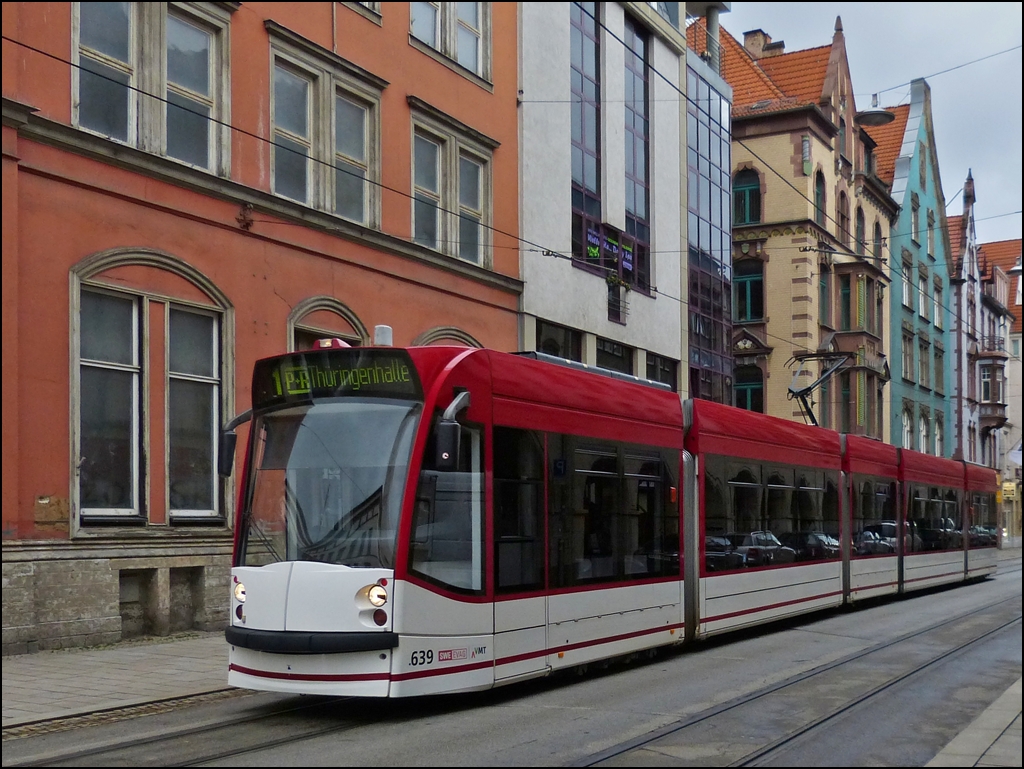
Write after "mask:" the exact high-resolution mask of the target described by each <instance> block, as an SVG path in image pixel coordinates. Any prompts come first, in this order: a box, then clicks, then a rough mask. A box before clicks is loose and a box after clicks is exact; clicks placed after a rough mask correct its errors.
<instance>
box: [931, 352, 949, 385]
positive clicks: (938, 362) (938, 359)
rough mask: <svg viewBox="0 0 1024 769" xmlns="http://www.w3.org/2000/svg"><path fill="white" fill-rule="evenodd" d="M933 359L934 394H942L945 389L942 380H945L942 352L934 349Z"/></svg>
mask: <svg viewBox="0 0 1024 769" xmlns="http://www.w3.org/2000/svg"><path fill="white" fill-rule="evenodd" d="M934 358H935V392H937V393H943V392H945V389H946V388H945V385H944V380H945V376H946V368H945V360H944V358H945V356H944V354H943V352H942V350H940V349H938V348H936V349H935V355H934Z"/></svg>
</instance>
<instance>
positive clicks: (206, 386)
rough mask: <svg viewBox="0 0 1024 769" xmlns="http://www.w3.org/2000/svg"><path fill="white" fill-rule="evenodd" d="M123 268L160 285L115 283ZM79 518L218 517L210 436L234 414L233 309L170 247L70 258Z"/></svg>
mask: <svg viewBox="0 0 1024 769" xmlns="http://www.w3.org/2000/svg"><path fill="white" fill-rule="evenodd" d="M126 270H132V271H134V272H133V273H132V274H134V275H136V276H137V275H140V274H141V275H144V276H145V277H146V279H147V280H148V281H149V282H151V283H152V284H153V285H158V286H160V290H159V291H146V290H142V289H138V288H136V289H132V288H128V287H126V286H125V285H124V283H123V281H122V278H123V276H124V275H125V273H126ZM71 292H72V293H71V297H72V307H73V308H74V312H73V313H72V323H73V326H74V334H73V337H72V360H73V362H74V374H73V381H72V392H73V400H72V407H71V408H72V423H73V434H72V440H73V444H72V445H73V452H74V457H73V460H74V462H75V467H76V468H77V473H76V476H77V479H76V484H75V487H74V489H73V491H72V494H73V496H74V505H75V507H76V509H77V511H78V516H79V520H78V524H79V525H82V524H85V525H119V524H122V525H123V524H124V523H126V522H131V523H134V524H143V525H144V524H156V525H161V526H165V525H166V524H168V523H172V522H177V523H182V522H188V521H194V520H196V519H206V520H211V519H212V520H218V519H219V520H223V519H224V518H225V517H226V512H227V511H226V510H225V507H226V505H229V504H230V502H229V501H228V500H227V494H226V488H225V485H224V481H223V479H221V478H220V477H219V476H218V475H217V470H216V468H217V452H218V449H219V447H218V440H217V438H218V435H219V432H220V426H221V425H222V424H223V423H224V421H225V415H226V414H233V408H232V407H233V399H232V393H231V388H228V387H224V386H223V384H224V382H225V381H231V356H230V355H229V354H226V353H225V346H226V344H228V340H230V339H231V338H232V333H233V311H232V308H231V304H230V302H229V301H228V299H227V297H226V295H225V294H224V293H223V292H222V291H220V290H219V289H218V288H217V287H216V286H215V285H214V284H213V283H212V282H211V281H210V280H209V279H208V278H206V277H205V276H204V275H203V274H202V273H200V272H198V271H197V270H195V269H194V268H192V267H191V266H189V265H188V264H186V263H185V262H183V261H181V260H180V259H178V258H177V257H174V256H172V255H170V254H165V253H163V252H160V251H156V250H153V249H115V250H113V251H108V252H103V253H100V254H96V255H94V256H91V257H89V258H87V259H85V260H83V261H82V262H80V263H79V264H77V265H75V267H73V268H72V287H71Z"/></svg>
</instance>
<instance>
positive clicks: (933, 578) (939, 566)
mask: <svg viewBox="0 0 1024 769" xmlns="http://www.w3.org/2000/svg"><path fill="white" fill-rule="evenodd" d="M963 580H964V551H963V550H941V551H937V552H932V553H911V554H909V555H906V556H904V558H903V590H904V592H909V591H911V590H923V589H925V588H928V587H935V586H936V585H947V584H949V583H951V582H963Z"/></svg>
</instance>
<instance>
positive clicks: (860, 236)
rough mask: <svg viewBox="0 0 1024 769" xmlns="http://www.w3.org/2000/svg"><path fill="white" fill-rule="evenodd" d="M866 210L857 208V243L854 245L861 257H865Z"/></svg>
mask: <svg viewBox="0 0 1024 769" xmlns="http://www.w3.org/2000/svg"><path fill="white" fill-rule="evenodd" d="M864 237H865V232H864V209H863V208H861V207H860V206H857V234H856V238H857V242H856V243H854V247H855V248H856V249H857V253H858V254H860V255H861V256H863V255H864Z"/></svg>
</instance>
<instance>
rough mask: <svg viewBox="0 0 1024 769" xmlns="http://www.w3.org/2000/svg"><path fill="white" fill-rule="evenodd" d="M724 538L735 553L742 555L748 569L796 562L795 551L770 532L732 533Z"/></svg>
mask: <svg viewBox="0 0 1024 769" xmlns="http://www.w3.org/2000/svg"><path fill="white" fill-rule="evenodd" d="M725 536H726V539H728V540H729V541H730V542H731V543H732V544H733V547H735V548H736V552H738V553H741V554H742V555H743V561H744V564H745V565H746V566H748V567H754V566H772V565H775V564H783V563H793V562H794V561H795V560H796V551H795V550H793V548H791V547H786V546H785V545H783V544H782V543H781V542H779V540H778V538H777V537H776V536H775V535H774V534H772V533H771V532H770V531H752V532H750V533H749V534H740V533H732V534H726V535H725Z"/></svg>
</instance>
